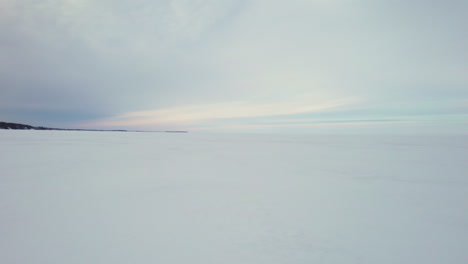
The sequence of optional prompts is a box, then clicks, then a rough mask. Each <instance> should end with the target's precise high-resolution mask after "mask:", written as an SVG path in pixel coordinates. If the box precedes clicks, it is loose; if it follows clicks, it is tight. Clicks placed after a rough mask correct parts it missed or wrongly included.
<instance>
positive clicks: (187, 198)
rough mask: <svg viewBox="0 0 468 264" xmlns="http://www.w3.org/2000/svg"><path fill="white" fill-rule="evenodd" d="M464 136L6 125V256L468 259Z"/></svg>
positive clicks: (170, 260) (363, 263)
mask: <svg viewBox="0 0 468 264" xmlns="http://www.w3.org/2000/svg"><path fill="white" fill-rule="evenodd" d="M467 175H468V136H372V137H369V136H319V135H307V136H306V135H241V134H237V135H236V134H195V133H193V134H192V133H189V134H170V133H120V132H71V131H9V130H0V263H3V264H30V263H44V264H83V263H86V264H124V263H125V264H129V263H161V264H187V263H193V264H299V263H300V264H314V263H317V264H396V263H398V264H419V263H421V264H422V263H424V264H441V263H447V264H448V263H450V264H465V263H468V254H467V248H468V189H467V187H468V177H467Z"/></svg>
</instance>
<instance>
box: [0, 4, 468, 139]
mask: <svg viewBox="0 0 468 264" xmlns="http://www.w3.org/2000/svg"><path fill="white" fill-rule="evenodd" d="M467 13H468V5H467V1H465V0H445V1H441V0H392V1H388V0H288V1H284V0H100V1H97V0H62V1H57V0H21V1H18V0H0V120H2V121H8V122H19V123H28V124H32V125H44V126H55V127H83V128H108V129H121V128H123V129H145V130H169V129H170V130H190V131H227V132H230V131H233V132H239V131H246V132H257V131H260V132H287V133H288V132H301V133H302V132H304V133H315V132H327V133H328V132H333V133H335V132H336V133H341V132H351V133H358V132H359V133H362V132H366V133H367V132H369V133H375V132H377V133H381V132H385V133H468V80H467V79H468V78H467V77H468V74H467V73H468V63H467V62H468V58H467V57H468V56H467V51H466V47H468V43H467V42H468V41H467V39H468V37H467V36H468V35H467V34H466V29H467V28H468V22H467V21H468V20H467V19H466V14H467Z"/></svg>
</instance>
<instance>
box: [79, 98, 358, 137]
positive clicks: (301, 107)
mask: <svg viewBox="0 0 468 264" xmlns="http://www.w3.org/2000/svg"><path fill="white" fill-rule="evenodd" d="M357 102H358V100H357V99H353V98H347V99H341V100H335V101H329V102H320V101H317V100H314V99H313V97H307V96H303V97H302V98H293V99H290V100H281V101H279V102H248V101H235V102H222V103H215V104H197V105H184V106H179V107H172V108H165V109H159V110H149V111H138V112H129V113H125V114H123V115H120V116H117V117H114V118H110V119H108V120H102V121H97V122H95V123H93V125H97V126H105V127H108V126H118V127H147V128H164V129H167V128H170V126H176V127H192V126H193V127H196V126H199V125H201V124H204V123H207V122H209V121H213V120H223V119H242V118H261V117H271V116H289V115H296V114H303V113H318V112H323V111H329V110H332V109H334V110H336V109H339V108H343V107H345V106H350V105H352V104H356V103H357ZM88 125H90V124H88Z"/></svg>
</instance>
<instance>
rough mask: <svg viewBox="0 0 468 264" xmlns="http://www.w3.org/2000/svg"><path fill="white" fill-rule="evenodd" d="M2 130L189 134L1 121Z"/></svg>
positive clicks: (0, 127)
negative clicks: (49, 125) (60, 126)
mask: <svg viewBox="0 0 468 264" xmlns="http://www.w3.org/2000/svg"><path fill="white" fill-rule="evenodd" d="M0 129H6V130H58V131H92V132H165V133H188V131H140V130H124V129H113V130H106V129H79V128H76V129H72V128H53V127H43V126H31V125H25V124H19V123H10V122H2V121H0Z"/></svg>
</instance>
